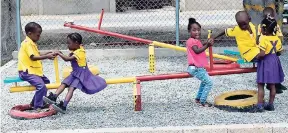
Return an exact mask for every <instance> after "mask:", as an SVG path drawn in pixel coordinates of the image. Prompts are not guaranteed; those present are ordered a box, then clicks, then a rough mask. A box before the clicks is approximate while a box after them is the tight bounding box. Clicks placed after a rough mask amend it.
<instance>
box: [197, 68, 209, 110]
mask: <svg viewBox="0 0 288 133" xmlns="http://www.w3.org/2000/svg"><path fill="white" fill-rule="evenodd" d="M197 70H198V71H197V73H196V75H194V76H195V77H196V78H197V79H199V80H200V81H201V84H202V85H203V90H202V92H201V91H200V89H199V91H200V93H202V94H201V96H200V103H201V104H202V105H205V104H206V99H207V96H208V94H209V92H210V90H211V89H212V85H213V83H212V80H211V78H210V76H209V75H208V73H207V71H206V70H205V69H204V68H198V69H197Z"/></svg>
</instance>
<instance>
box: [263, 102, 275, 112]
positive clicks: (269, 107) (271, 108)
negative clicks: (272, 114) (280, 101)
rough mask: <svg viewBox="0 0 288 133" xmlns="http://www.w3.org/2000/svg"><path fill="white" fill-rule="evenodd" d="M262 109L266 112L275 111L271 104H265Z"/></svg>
mask: <svg viewBox="0 0 288 133" xmlns="http://www.w3.org/2000/svg"><path fill="white" fill-rule="evenodd" d="M264 109H265V110H267V111H274V110H275V108H274V105H273V104H266V105H265V106H264Z"/></svg>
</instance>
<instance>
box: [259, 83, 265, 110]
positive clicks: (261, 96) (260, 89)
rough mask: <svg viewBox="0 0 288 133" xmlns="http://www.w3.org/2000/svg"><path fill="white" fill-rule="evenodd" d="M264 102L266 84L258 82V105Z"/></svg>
mask: <svg viewBox="0 0 288 133" xmlns="http://www.w3.org/2000/svg"><path fill="white" fill-rule="evenodd" d="M263 104H264V84H262V83H258V105H259V106H260V105H263Z"/></svg>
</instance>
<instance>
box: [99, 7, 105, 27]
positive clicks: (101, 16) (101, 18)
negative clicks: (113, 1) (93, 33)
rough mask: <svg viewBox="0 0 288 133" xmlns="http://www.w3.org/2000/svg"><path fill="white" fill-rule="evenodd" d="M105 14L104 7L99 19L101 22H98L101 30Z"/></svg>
mask: <svg viewBox="0 0 288 133" xmlns="http://www.w3.org/2000/svg"><path fill="white" fill-rule="evenodd" d="M103 15H104V9H102V11H101V15H100V20H99V22H98V30H100V28H101V24H102V20H103Z"/></svg>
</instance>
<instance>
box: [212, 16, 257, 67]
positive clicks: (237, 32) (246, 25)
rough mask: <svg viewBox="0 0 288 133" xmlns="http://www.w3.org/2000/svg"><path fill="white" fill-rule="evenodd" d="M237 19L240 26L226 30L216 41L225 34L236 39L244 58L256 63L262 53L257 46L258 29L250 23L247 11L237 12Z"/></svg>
mask: <svg viewBox="0 0 288 133" xmlns="http://www.w3.org/2000/svg"><path fill="white" fill-rule="evenodd" d="M235 18H236V21H237V24H238V25H237V26H235V27H234V28H227V29H225V31H224V32H222V33H220V34H219V35H217V36H216V37H215V38H214V39H216V38H218V37H220V36H222V35H224V34H226V36H228V37H235V39H236V42H237V45H238V50H239V52H240V54H241V56H242V58H243V59H244V60H246V61H247V62H255V61H257V59H258V56H259V53H260V50H259V48H258V46H257V44H256V27H255V26H254V24H252V23H251V22H250V18H249V15H248V14H247V12H245V11H239V12H237V13H236V15H235Z"/></svg>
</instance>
